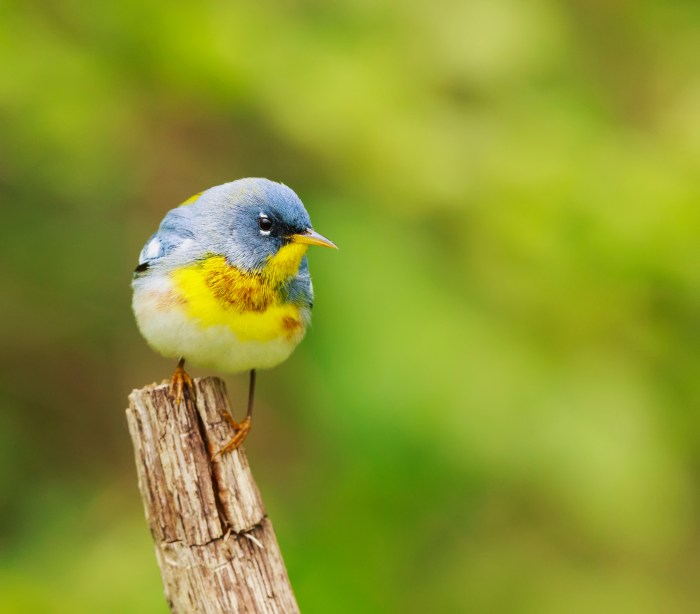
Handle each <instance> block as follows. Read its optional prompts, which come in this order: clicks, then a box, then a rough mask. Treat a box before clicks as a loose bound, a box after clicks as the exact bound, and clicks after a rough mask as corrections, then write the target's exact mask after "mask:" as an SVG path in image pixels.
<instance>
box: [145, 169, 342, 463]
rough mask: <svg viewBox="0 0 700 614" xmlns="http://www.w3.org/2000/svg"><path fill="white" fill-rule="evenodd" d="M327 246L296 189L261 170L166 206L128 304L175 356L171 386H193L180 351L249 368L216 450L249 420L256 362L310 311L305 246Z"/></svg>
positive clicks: (178, 392)
mask: <svg viewBox="0 0 700 614" xmlns="http://www.w3.org/2000/svg"><path fill="white" fill-rule="evenodd" d="M309 245H321V246H324V247H333V248H335V247H336V246H335V245H334V244H333V243H332V242H331V241H329V240H328V239H326V238H325V237H323V236H322V235H320V234H318V233H317V232H316V231H315V230H313V228H312V226H311V220H310V218H309V214H308V213H307V212H306V209H305V208H304V205H303V204H302V202H301V200H299V197H298V196H297V195H296V194H295V193H294V192H293V191H292V190H291V189H290V188H288V187H287V186H285V185H283V184H281V183H275V182H273V181H270V180H268V179H239V180H237V181H233V182H231V183H225V184H223V185H220V186H216V187H213V188H210V189H208V190H206V191H204V192H201V193H199V194H196V195H195V196H193V197H191V198H189V199H187V200H186V201H185V202H183V203H182V204H181V205H180V206H179V207H177V208H175V209H172V210H171V211H169V212H168V213H167V214H166V216H165V218H163V221H162V222H161V224H160V227H159V228H158V230H157V231H156V232H155V234H153V235H152V236H151V237H150V238H149V239H148V241H147V242H146V245H145V246H144V248H143V250H142V251H141V254H140V256H139V264H138V266H137V267H136V270H135V271H134V278H133V282H132V287H133V291H134V295H133V309H134V314H135V315H136V322H137V323H138V327H139V329H140V330H141V334H143V336H144V337H145V338H146V341H148V343H149V345H150V346H151V347H152V348H153V349H155V350H156V351H157V352H159V353H160V354H162V355H163V356H166V357H169V358H178V359H179V362H178V364H177V368H176V369H175V373H174V374H173V377H172V384H171V393H172V394H173V395H174V396H175V398H176V401H177V403H180V402H181V401H182V399H183V397H184V396H185V395H186V394H188V393H192V394H193V392H194V388H193V387H192V379H191V378H190V376H189V375H188V374H187V372H186V371H185V369H184V365H185V360H187V361H189V362H190V363H191V364H193V365H196V366H201V367H210V368H213V369H217V370H220V371H224V372H228V373H235V372H240V371H250V385H249V395H248V411H247V413H246V417H245V419H244V420H243V421H242V422H240V423H237V422H235V421H234V420H233V418H231V417H230V416H229V415H228V414H226V416H227V417H228V419H229V422H231V424H233V426H234V428H235V430H236V434H235V436H234V437H233V439H232V440H231V441H230V442H229V443H228V444H227V445H226V446H225V447H224V448H223V449H222V450H220V452H219V454H220V453H223V452H227V451H230V450H233V449H235V448H236V447H238V446H239V445H240V444H241V443H242V441H243V440H244V439H245V437H246V435H247V434H248V431H249V430H250V425H251V416H252V411H253V396H254V391H255V370H256V369H266V368H270V367H274V366H276V365H278V364H279V363H281V362H283V361H284V360H286V359H287V358H288V357H289V355H290V354H291V353H292V351H293V350H294V348H295V347H296V346H297V345H298V343H299V342H300V341H301V340H302V338H303V337H304V333H305V332H306V327H307V326H308V324H309V322H310V319H311V309H312V307H313V287H312V284H311V277H310V275H309V266H308V262H307V259H306V250H307V249H308V247H309Z"/></svg>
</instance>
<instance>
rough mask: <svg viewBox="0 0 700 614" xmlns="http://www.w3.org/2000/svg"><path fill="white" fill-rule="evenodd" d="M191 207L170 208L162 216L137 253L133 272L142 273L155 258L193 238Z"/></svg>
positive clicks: (161, 256) (159, 257)
mask: <svg viewBox="0 0 700 614" xmlns="http://www.w3.org/2000/svg"><path fill="white" fill-rule="evenodd" d="M192 211H193V209H192V207H178V208H177V209H172V210H171V211H169V212H168V213H167V215H166V216H165V217H164V218H163V221H162V222H161V224H160V227H159V228H158V230H157V231H156V232H155V233H153V234H152V235H151V237H150V238H149V239H148V241H146V245H144V246H143V249H142V250H141V253H140V254H139V264H138V266H137V267H136V270H135V271H134V273H135V274H137V275H138V274H139V273H143V272H144V271H146V270H147V269H148V267H150V266H151V265H152V264H153V263H155V262H156V261H157V260H159V259H161V258H163V257H164V256H167V255H168V254H169V253H170V252H172V251H173V250H174V249H175V248H176V247H177V246H178V245H180V244H181V243H182V242H183V241H186V240H187V239H193V238H194V234H193V233H192V231H191V230H190V228H191V227H192V225H191V220H190V218H191V215H192Z"/></svg>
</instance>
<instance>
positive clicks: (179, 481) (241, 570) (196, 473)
mask: <svg viewBox="0 0 700 614" xmlns="http://www.w3.org/2000/svg"><path fill="white" fill-rule="evenodd" d="M168 386H169V384H168V383H164V384H160V385H151V386H146V387H145V388H142V389H140V390H134V391H133V392H132V393H131V394H130V395H129V408H128V409H127V410H126V415H127V420H128V423H129V431H130V433H131V438H132V440H133V444H134V453H135V456H136V467H137V471H138V479H139V490H140V491H141V496H142V497H143V502H144V508H145V511H146V519H147V520H148V524H149V526H150V528H151V534H152V535H153V540H154V542H155V549H156V559H157V561H158V565H159V567H160V571H161V576H162V578H163V586H164V588H165V596H166V598H167V600H168V603H169V604H170V608H171V610H172V611H173V612H175V613H178V614H189V613H199V612H203V613H207V614H208V613H211V614H221V613H223V612H236V613H237V612H240V613H244V612H246V613H247V612H250V613H252V612H265V613H294V612H298V611H299V608H298V607H297V604H296V600H295V599H294V594H293V592H292V588H291V585H290V584H289V578H288V577H287V571H286V569H285V567H284V562H283V560H282V555H281V553H280V550H279V546H278V544H277V539H276V538H275V533H274V531H273V528H272V523H271V522H270V520H269V519H268V518H267V515H266V513H265V508H264V506H263V503H262V499H261V498H260V492H259V491H258V487H257V485H256V484H255V481H254V480H253V475H252V473H251V472H250V467H249V466H248V460H247V458H246V456H245V452H244V451H243V449H241V448H239V449H238V450H235V451H234V452H232V453H230V454H225V455H223V456H222V457H219V458H218V459H216V460H215V461H210V458H211V457H212V456H213V455H214V453H215V452H216V451H218V450H219V449H220V448H221V447H223V446H224V445H225V444H226V443H227V442H228V441H229V440H230V438H231V437H232V436H233V434H234V433H233V429H232V428H231V426H230V425H229V424H228V422H227V421H226V420H224V419H223V418H222V417H221V415H220V412H221V411H229V405H228V400H227V396H226V389H225V386H224V384H223V382H222V381H221V380H219V379H218V378H205V379H197V380H195V388H196V402H195V403H192V402H190V401H189V400H187V401H183V402H182V403H181V404H180V407H175V405H174V403H173V402H172V401H171V399H170V397H169V395H168Z"/></svg>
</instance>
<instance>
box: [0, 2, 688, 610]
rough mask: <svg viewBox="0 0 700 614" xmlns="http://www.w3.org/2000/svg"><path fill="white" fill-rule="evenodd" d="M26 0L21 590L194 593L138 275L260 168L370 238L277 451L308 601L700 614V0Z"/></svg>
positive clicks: (13, 210) (20, 117) (239, 382)
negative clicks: (156, 453)
mask: <svg viewBox="0 0 700 614" xmlns="http://www.w3.org/2000/svg"><path fill="white" fill-rule="evenodd" d="M0 7H1V8H0V54H1V57H2V66H3V70H2V72H1V73H0V131H1V132H0V134H1V135H2V136H1V139H0V208H1V209H0V211H1V212H2V217H1V220H0V288H2V290H1V292H2V300H1V301H0V611H2V612H48V613H54V612H65V613H83V612H85V613H94V612H105V613H112V612H113V613H124V612H134V613H141V612H143V613H151V612H165V611H166V606H165V601H164V599H163V597H162V591H161V586H160V579H159V576H158V571H157V567H156V563H155V558H154V556H153V553H152V544H151V539H150V535H149V533H148V530H147V528H146V524H145V522H144V519H143V512H142V508H141V501H140V498H139V496H138V492H137V488H136V480H135V471H134V467H133V459H132V456H131V445H130V440H129V436H128V433H127V429H126V423H125V417H124V408H125V406H126V403H127V401H126V396H127V394H128V392H129V391H130V390H131V389H132V388H138V387H141V386H143V385H145V384H147V383H150V382H152V381H155V380H162V379H164V378H165V377H168V376H169V374H170V373H171V371H172V369H173V364H172V361H168V360H165V359H162V358H160V357H158V356H156V355H155V354H153V353H152V352H151V351H150V350H149V349H148V347H147V346H146V344H145V342H144V341H143V340H142V339H141V338H140V337H139V334H138V332H137V330H136V327H135V325H134V322H133V319H132V315H131V311H130V288H129V283H130V278H131V271H132V269H133V267H134V266H135V263H136V259H137V255H138V252H139V250H140V249H141V247H142V245H143V243H144V242H145V240H146V238H147V237H148V236H149V235H150V234H151V232H152V231H153V230H154V229H155V228H156V226H157V224H158V223H159V221H160V219H161V218H162V216H163V214H164V213H165V212H166V211H167V210H168V209H169V208H171V207H173V206H175V205H176V204H177V203H179V202H181V201H182V200H184V199H185V198H187V197H188V196H190V195H191V194H193V193H195V192H198V191H200V190H202V189H203V188H207V187H210V186H212V185H217V184H220V183H223V182H226V181H229V180H232V179H235V178H238V177H244V176H265V177H269V178H272V179H276V180H279V181H282V182H284V183H286V184H288V185H289V186H291V187H293V188H294V189H295V190H296V191H297V192H298V193H299V195H300V196H301V198H302V199H303V200H304V202H305V204H306V206H307V208H308V209H309V211H310V212H311V215H312V218H313V220H314V225H315V226H316V228H317V229H318V230H319V231H321V232H323V233H324V234H326V235H327V236H329V237H330V238H332V239H333V240H334V241H336V242H337V243H338V244H339V245H340V247H341V250H340V251H339V252H337V253H331V252H330V251H325V250H314V251H313V253H312V254H311V269H312V273H313V275H314V281H315V287H316V294H317V302H316V309H315V316H314V327H313V329H312V330H311V331H310V333H309V334H308V336H307V338H306V340H305V342H304V343H303V344H302V345H301V346H300V348H299V349H298V350H297V352H296V353H295V355H294V356H293V357H292V358H291V359H290V360H289V361H288V362H287V363H286V364H285V365H283V366H282V367H280V368H278V369H276V370H273V371H270V372H264V373H262V374H261V377H260V378H259V379H260V381H259V395H258V408H257V418H256V426H255V428H254V429H253V432H252V436H251V437H250V438H249V440H248V443H247V449H248V453H249V457H250V459H251V463H252V465H253V468H254V471H255V474H256V477H257V479H258V481H259V483H260V486H261V489H262V492H263V496H264V498H265V501H266V503H267V506H268V510H269V513H270V516H271V517H272V519H273V521H274V523H275V527H276V529H277V534H278V538H279V541H280V543H281V545H282V549H283V552H284V555H285V558H286V562H287V565H288V570H289V575H290V576H291V579H292V582H293V585H294V588H295V591H296V594H297V596H298V600H299V603H300V605H301V608H302V610H303V611H304V612H321V613H326V612H348V613H357V612H397V613H398V612H401V613H404V612H428V611H429V612H507V613H509V612H515V613H519V612H533V613H550V612H551V613H561V612H594V611H595V612H615V613H619V612H633V613H645V612H664V613H666V612H686V611H688V612H690V611H697V609H698V600H700V582H698V572H699V571H700V554H699V553H700V519H699V517H698V513H699V511H700V510H699V508H700V481H699V480H700V471H699V470H700V414H699V412H698V410H699V409H700V407H699V405H700V403H699V402H698V399H699V395H698V392H699V386H698V382H699V381H700V258H699V253H698V251H699V250H698V235H699V233H700V181H699V180H700V37H699V36H698V31H699V30H698V29H699V28H700V5H699V4H698V3H697V2H696V0H686V1H675V2H665V1H663V0H643V1H641V2H629V1H627V2H624V1H621V2H606V1H604V0H598V1H596V2H585V1H584V0H558V1H556V0H535V1H534V2H528V3H524V2H517V1H516V0H468V1H462V2H457V1H450V0H433V1H431V2H428V1H426V0H421V1H411V2H396V3H376V2H371V1H369V0H343V1H340V2H335V3H325V2H321V1H320V0H316V1H301V0H298V1H294V0H288V1H286V2H268V1H265V0H263V1H261V0H249V1H247V2H236V3H229V2H223V1H216V0H208V1H206V2H199V3H185V2H167V3H166V2H150V1H148V0H139V1H136V0H122V1H120V2H115V1H110V2H103V3H95V4H89V3H84V2H77V1H76V0H68V1H66V2H60V3H59V2H20V1H17V0H15V1H13V0H5V1H4V2H2V4H1V5H0ZM195 374H196V375H203V374H204V372H201V371H195ZM226 381H227V382H228V385H229V393H230V395H231V397H232V399H233V401H234V407H235V409H236V410H237V411H238V412H241V410H242V408H243V405H244V398H245V390H246V385H247V382H246V378H245V377H242V376H241V377H227V378H226Z"/></svg>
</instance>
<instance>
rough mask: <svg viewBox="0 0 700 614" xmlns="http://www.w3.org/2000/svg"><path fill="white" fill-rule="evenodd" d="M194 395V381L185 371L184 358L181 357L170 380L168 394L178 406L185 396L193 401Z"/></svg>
mask: <svg viewBox="0 0 700 614" xmlns="http://www.w3.org/2000/svg"><path fill="white" fill-rule="evenodd" d="M194 395H195V392H194V382H193V381H192V378H191V377H190V374H189V373H187V371H185V359H184V358H181V359H180V361H179V362H178V363H177V367H176V368H175V373H173V377H172V379H171V380H170V396H171V398H173V400H174V401H175V406H176V407H180V403H182V399H184V398H185V396H187V397H189V398H190V399H191V400H193V401H194Z"/></svg>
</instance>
